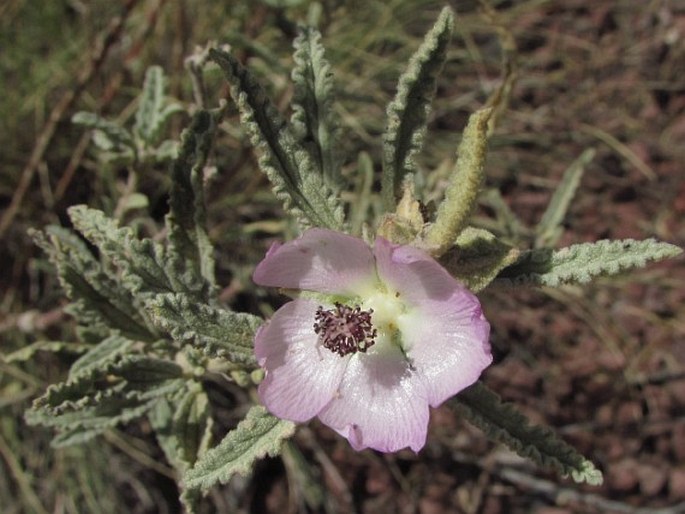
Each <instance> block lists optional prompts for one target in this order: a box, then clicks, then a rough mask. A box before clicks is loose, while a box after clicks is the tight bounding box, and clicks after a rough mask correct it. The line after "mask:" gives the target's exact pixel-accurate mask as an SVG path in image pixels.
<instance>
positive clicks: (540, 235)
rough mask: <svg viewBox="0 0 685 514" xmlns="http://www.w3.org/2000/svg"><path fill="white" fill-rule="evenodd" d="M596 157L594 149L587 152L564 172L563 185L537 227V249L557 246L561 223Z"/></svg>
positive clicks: (558, 189) (558, 188)
mask: <svg viewBox="0 0 685 514" xmlns="http://www.w3.org/2000/svg"><path fill="white" fill-rule="evenodd" d="M594 156H595V151H594V150H593V149H591V148H590V149H588V150H585V151H584V152H583V153H582V154H581V155H580V157H578V158H577V159H576V160H575V161H574V162H573V163H572V164H571V166H569V167H568V169H567V170H566V171H565V172H564V177H563V178H562V180H561V184H559V187H557V189H556V191H555V192H554V195H553V196H552V199H551V200H550V202H549V205H548V206H547V210H545V214H543V216H542V219H541V220H540V223H539V224H538V226H537V227H535V232H536V233H537V238H536V240H535V246H536V247H545V246H554V245H555V244H556V242H557V240H558V239H559V236H560V235H561V227H560V225H561V222H562V221H563V220H564V217H565V216H566V211H567V210H568V208H569V206H570V205H571V200H573V196H574V195H575V193H576V189H578V185H579V184H580V179H581V178H582V177H583V172H584V171H585V167H586V166H587V165H588V164H589V163H590V161H592V159H593V157H594Z"/></svg>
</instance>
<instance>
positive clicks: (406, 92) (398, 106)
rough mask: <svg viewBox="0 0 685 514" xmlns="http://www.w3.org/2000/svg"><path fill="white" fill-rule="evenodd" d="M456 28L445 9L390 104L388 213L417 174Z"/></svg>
mask: <svg viewBox="0 0 685 514" xmlns="http://www.w3.org/2000/svg"><path fill="white" fill-rule="evenodd" d="M453 26H454V15H453V14H452V10H451V9H450V8H449V7H445V8H444V9H443V10H442V12H441V13H440V17H439V18H438V20H437V21H436V22H435V25H434V26H433V28H432V29H431V30H430V31H429V32H428V34H426V36H425V38H424V40H423V43H422V44H421V46H420V47H419V49H418V50H417V51H416V53H414V55H413V56H412V57H411V59H410V61H409V65H408V66H407V69H406V71H405V72H404V73H403V74H402V76H401V77H400V80H399V83H398V86H397V93H396V94H395V98H394V99H393V100H392V102H390V104H388V109H387V125H386V129H385V133H384V134H383V175H382V178H381V187H382V189H381V195H382V197H383V202H384V204H385V208H386V210H388V211H392V210H394V208H395V201H396V199H397V198H399V196H400V194H401V186H402V181H403V178H404V176H405V175H406V174H407V173H412V172H414V171H416V163H415V162H414V158H415V157H416V154H418V153H419V152H420V151H421V148H422V147H423V139H424V136H425V133H426V124H427V123H428V115H429V113H430V104H431V102H432V101H433V97H434V96H435V90H436V87H437V79H438V75H439V74H440V70H441V69H442V66H443V64H444V62H445V57H446V55H447V46H448V45H449V42H450V39H451V36H452V29H453Z"/></svg>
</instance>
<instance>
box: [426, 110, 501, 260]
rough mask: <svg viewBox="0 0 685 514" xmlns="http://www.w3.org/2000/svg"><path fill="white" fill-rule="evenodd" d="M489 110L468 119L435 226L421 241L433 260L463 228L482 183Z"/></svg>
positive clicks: (448, 246)
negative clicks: (423, 241)
mask: <svg viewBox="0 0 685 514" xmlns="http://www.w3.org/2000/svg"><path fill="white" fill-rule="evenodd" d="M491 112H492V108H486V109H481V110H479V111H476V112H475V113H473V114H472V115H471V116H470V117H469V122H468V124H467V125H466V128H465V129H464V133H463V135H462V140H461V143H459V148H458V149H457V162H456V165H455V168H454V170H453V172H452V177H451V178H450V182H449V184H448V185H447V189H446V190H445V198H444V199H443V200H442V202H441V203H440V206H439V207H438V212H437V214H436V217H435V222H434V223H433V224H432V225H430V226H429V227H428V232H427V233H426V236H425V238H424V240H425V245H426V247H427V250H428V251H429V252H430V253H431V254H432V255H433V256H435V257H439V256H441V255H442V254H444V253H445V252H446V251H447V250H448V249H449V248H450V247H451V246H452V245H453V244H454V241H456V239H457V237H458V236H459V234H460V233H461V231H462V230H463V229H464V228H466V226H467V224H468V222H469V218H470V217H471V212H472V211H473V209H474V207H475V206H476V200H477V199H478V194H479V193H480V189H481V186H482V184H483V181H484V180H485V173H484V170H483V168H484V166H485V157H486V150H487V143H488V120H489V118H490V114H491Z"/></svg>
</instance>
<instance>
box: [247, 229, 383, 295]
mask: <svg viewBox="0 0 685 514" xmlns="http://www.w3.org/2000/svg"><path fill="white" fill-rule="evenodd" d="M375 277H376V275H375V269H374V258H373V253H372V251H371V248H369V246H368V245H367V244H366V243H364V241H362V240H361V239H358V238H356V237H352V236H349V235H346V234H341V233H340V232H334V231H332V230H326V229H321V228H312V229H309V230H307V231H306V232H305V233H304V234H302V236H301V237H299V238H297V239H295V240H293V241H290V242H288V243H285V244H282V245H280V244H279V245H273V246H272V247H271V248H270V249H269V251H268V252H267V254H266V257H264V260H262V262H260V263H259V265H258V266H257V268H256V269H255V271H254V275H253V280H254V281H255V282H256V283H257V284H260V285H262V286H271V287H284V288H288V289H300V290H305V291H316V292H319V293H329V294H345V295H350V296H355V295H357V294H359V291H358V287H359V285H360V284H364V283H368V282H369V281H375V280H376V278H375Z"/></svg>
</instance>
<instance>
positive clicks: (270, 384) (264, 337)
mask: <svg viewBox="0 0 685 514" xmlns="http://www.w3.org/2000/svg"><path fill="white" fill-rule="evenodd" d="M317 307H318V304H317V302H314V301H312V300H304V299H297V300H293V301H292V302H288V303H287V304H285V305H284V306H283V307H281V308H280V309H278V310H277V311H276V313H275V314H274V315H273V317H272V318H271V320H270V321H269V322H268V323H267V324H266V325H264V326H262V327H261V328H260V329H259V331H258V332H257V335H256V336H255V355H256V357H257V360H258V361H259V364H260V365H261V366H262V367H264V368H265V369H266V377H265V378H264V380H263V381H262V383H261V384H260V385H259V389H258V392H259V397H260V399H261V401H262V403H263V404H264V406H266V408H267V409H268V410H269V412H271V413H272V414H273V415H275V416H278V417H279V418H283V419H289V420H291V421H297V422H302V421H307V420H309V419H311V418H313V417H314V416H316V415H317V414H318V413H319V411H320V410H321V409H322V408H323V407H324V406H325V405H326V404H327V403H328V402H329V401H330V400H331V399H332V398H333V396H334V395H335V393H336V391H337V389H338V386H339V385H340V381H341V380H342V376H343V373H344V372H345V368H346V366H347V363H348V361H349V357H348V358H341V357H340V356H338V355H336V354H334V353H333V352H331V351H329V350H327V349H325V348H323V347H322V346H320V345H319V344H318V336H317V335H316V334H315V333H314V314H315V312H316V309H317Z"/></svg>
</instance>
